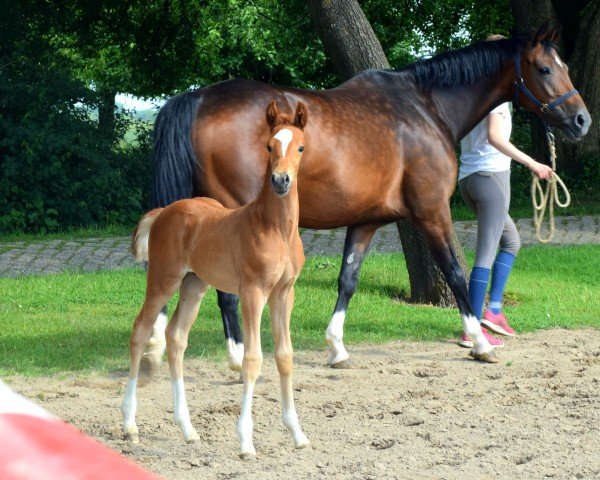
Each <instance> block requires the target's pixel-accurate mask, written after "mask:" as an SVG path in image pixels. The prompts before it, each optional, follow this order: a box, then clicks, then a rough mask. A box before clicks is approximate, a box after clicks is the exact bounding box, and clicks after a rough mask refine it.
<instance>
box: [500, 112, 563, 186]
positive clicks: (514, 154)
mask: <svg viewBox="0 0 600 480" xmlns="http://www.w3.org/2000/svg"><path fill="white" fill-rule="evenodd" d="M488 119H489V123H488V142H489V143H490V145H491V146H492V147H494V148H495V149H496V150H498V151H499V152H501V153H503V154H504V155H506V156H507V157H510V158H512V159H513V160H515V161H516V162H519V163H521V164H523V165H525V166H526V167H527V168H529V170H531V171H532V172H533V173H534V174H535V175H536V176H537V177H538V178H541V179H548V178H550V176H551V175H552V169H551V168H550V167H549V166H548V165H544V164H543V163H540V162H536V161H535V160H534V159H533V158H531V157H530V156H529V155H527V154H526V153H524V152H522V151H521V150H519V149H518V148H517V147H515V146H514V145H513V144H512V143H510V141H508V140H505V139H504V138H503V136H502V119H501V118H500V114H498V113H491V114H489V115H488Z"/></svg>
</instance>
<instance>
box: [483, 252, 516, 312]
mask: <svg viewBox="0 0 600 480" xmlns="http://www.w3.org/2000/svg"><path fill="white" fill-rule="evenodd" d="M514 263H515V256H514V255H513V254H512V253H508V252H503V251H500V253H498V256H497V257H496V260H495V261H494V265H493V267H492V286H491V287H490V303H489V308H490V310H491V311H492V313H500V312H501V311H502V297H503V296H504V288H505V287H506V282H508V277H509V276H510V272H511V270H512V267H513V264H514Z"/></svg>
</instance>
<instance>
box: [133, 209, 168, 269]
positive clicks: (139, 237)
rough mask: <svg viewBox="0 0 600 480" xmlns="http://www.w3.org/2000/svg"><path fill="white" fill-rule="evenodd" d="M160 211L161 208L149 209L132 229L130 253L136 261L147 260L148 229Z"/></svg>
mask: <svg viewBox="0 0 600 480" xmlns="http://www.w3.org/2000/svg"><path fill="white" fill-rule="evenodd" d="M161 211H162V208H155V209H154V210H150V211H149V212H148V213H147V214H146V215H144V216H143V217H142V219H141V220H140V221H139V223H138V224H137V226H136V227H135V230H134V231H133V235H132V236H131V253H132V254H133V258H134V259H135V261H136V262H147V261H148V239H149V237H150V229H151V228H152V224H153V223H154V221H155V220H156V219H157V218H158V215H159V213H160V212H161Z"/></svg>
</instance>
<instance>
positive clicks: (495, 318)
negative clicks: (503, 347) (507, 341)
mask: <svg viewBox="0 0 600 480" xmlns="http://www.w3.org/2000/svg"><path fill="white" fill-rule="evenodd" d="M481 324H482V325H485V326H486V327H487V328H489V329H490V330H491V331H492V332H494V333H496V334H498V335H504V336H506V337H514V336H515V335H516V333H515V331H514V330H513V329H512V328H511V327H510V325H509V324H508V320H507V319H506V317H505V316H504V314H503V313H502V312H500V313H493V312H492V311H491V310H486V311H485V313H484V314H483V320H481Z"/></svg>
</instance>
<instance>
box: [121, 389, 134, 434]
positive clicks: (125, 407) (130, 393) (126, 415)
mask: <svg viewBox="0 0 600 480" xmlns="http://www.w3.org/2000/svg"><path fill="white" fill-rule="evenodd" d="M136 388H137V378H130V379H129V383H128V384H127V390H125V397H124V398H123V402H122V403H121V413H122V414H123V432H124V433H125V435H129V436H131V437H133V440H137V439H136V438H135V437H136V436H137V434H138V429H137V425H136V424H135V411H136V409H137V399H136V396H135V390H136Z"/></svg>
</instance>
